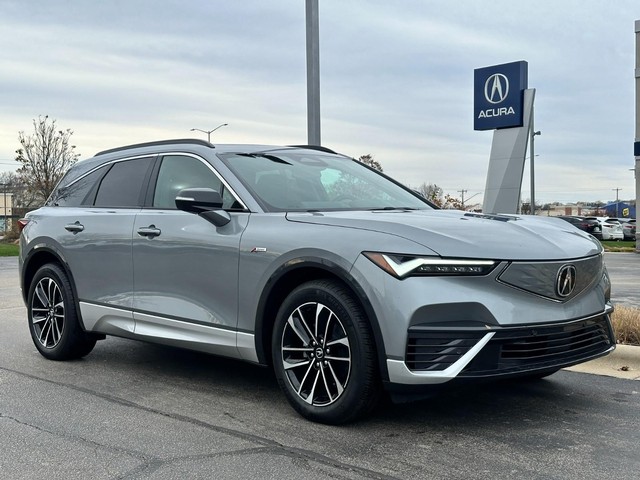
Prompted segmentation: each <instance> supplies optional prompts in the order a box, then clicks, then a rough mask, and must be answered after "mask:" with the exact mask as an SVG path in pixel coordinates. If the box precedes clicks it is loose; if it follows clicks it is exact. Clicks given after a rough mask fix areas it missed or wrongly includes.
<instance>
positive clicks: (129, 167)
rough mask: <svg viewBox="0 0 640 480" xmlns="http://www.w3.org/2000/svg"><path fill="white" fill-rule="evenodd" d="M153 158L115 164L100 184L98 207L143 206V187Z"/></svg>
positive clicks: (96, 204) (97, 197)
mask: <svg viewBox="0 0 640 480" xmlns="http://www.w3.org/2000/svg"><path fill="white" fill-rule="evenodd" d="M152 160H153V159H152V158H137V159H135V160H126V161H124V162H118V163H114V164H113V166H112V167H111V169H110V170H109V172H107V174H106V175H105V177H104V178H103V179H102V182H100V187H99V188H98V194H97V195H96V201H95V206H96V207H139V206H142V203H143V202H142V196H143V195H142V187H143V186H146V184H145V178H146V175H147V172H148V171H149V167H150V166H151V162H152Z"/></svg>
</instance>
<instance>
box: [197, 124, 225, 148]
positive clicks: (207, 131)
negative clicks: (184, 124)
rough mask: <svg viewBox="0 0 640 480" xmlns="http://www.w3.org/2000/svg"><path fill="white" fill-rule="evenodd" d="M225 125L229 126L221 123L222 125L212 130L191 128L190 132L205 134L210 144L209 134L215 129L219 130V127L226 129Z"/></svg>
mask: <svg viewBox="0 0 640 480" xmlns="http://www.w3.org/2000/svg"><path fill="white" fill-rule="evenodd" d="M227 125H229V124H228V123H222V124H220V125H218V126H217V127H216V128H214V129H213V130H201V129H199V128H192V129H191V131H192V132H202V133H206V134H207V142H209V143H211V134H212V133H213V132H215V131H216V130H217V129H219V128H221V127H226V126H227Z"/></svg>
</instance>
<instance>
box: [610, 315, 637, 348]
mask: <svg viewBox="0 0 640 480" xmlns="http://www.w3.org/2000/svg"><path fill="white" fill-rule="evenodd" d="M611 321H612V323H613V329H614V331H615V333H616V340H617V342H618V343H625V344H627V345H639V346H640V309H638V308H633V307H629V306H626V305H616V309H615V311H614V312H613V315H612V317H611Z"/></svg>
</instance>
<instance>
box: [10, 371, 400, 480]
mask: <svg viewBox="0 0 640 480" xmlns="http://www.w3.org/2000/svg"><path fill="white" fill-rule="evenodd" d="M0 370H4V371H6V372H11V373H14V374H16V375H21V376H24V377H27V378H31V379H33V380H37V381H41V382H46V383H49V384H52V385H56V386H59V387H62V388H68V389H71V390H74V391H77V392H81V393H84V394H87V395H91V396H94V397H97V398H101V399H102V400H105V401H108V402H111V403H114V404H117V405H121V406H124V407H128V408H134V409H137V410H141V411H144V412H147V413H151V414H155V415H160V416H163V417H166V418H170V419H172V420H176V421H180V422H185V423H189V424H191V425H194V426H198V427H200V428H204V429H207V430H210V431H214V432H218V433H222V434H225V435H229V436H232V437H235V438H239V439H242V440H245V441H248V442H252V443H257V444H259V445H263V446H265V447H270V448H272V449H273V453H280V454H282V455H286V456H288V457H291V458H294V459H302V460H305V459H306V460H310V461H313V462H316V463H319V464H322V465H326V466H329V467H332V468H335V469H338V470H343V471H347V472H352V473H356V474H358V475H362V476H364V477H365V478H371V479H380V480H383V479H384V480H391V479H397V477H392V476H389V475H385V474H382V473H380V472H376V471H374V470H369V469H367V468H364V467H358V466H356V465H351V464H348V463H345V462H342V461H340V460H337V459H334V458H331V457H328V456H326V455H323V454H321V453H316V452H314V451H311V450H307V449H303V448H296V447H289V446H287V445H283V444H281V443H279V442H277V441H275V440H271V439H269V438H266V437H263V436H260V435H257V434H253V433H246V432H242V431H240V430H235V429H232V428H227V427H222V426H219V425H214V424H211V423H209V422H205V421H203V420H198V419H197V418H192V417H188V416H186V415H182V414H179V413H171V412H164V411H162V410H158V409H157V408H152V407H147V406H144V405H140V404H138V403H135V402H132V401H130V400H126V399H124V398H120V397H116V396H113V395H109V394H106V393H101V392H96V391H94V390H90V389H88V388H84V387H79V386H76V385H72V384H68V383H63V382H57V381H54V380H49V379H47V378H42V377H38V376H36V375H32V374H29V373H25V372H21V371H18V370H13V369H10V368H6V367H1V366H0ZM125 452H126V451H125ZM137 455H141V454H137ZM137 458H139V457H137ZM142 458H144V459H145V460H148V457H144V456H143V457H142ZM147 463H149V465H148V466H147V467H144V466H140V467H138V468H136V469H135V471H136V472H139V473H140V472H141V471H143V470H144V471H146V469H147V468H150V467H154V466H155V465H156V463H158V465H161V464H162V461H161V460H158V459H154V461H151V462H147ZM123 478H124V477H123Z"/></svg>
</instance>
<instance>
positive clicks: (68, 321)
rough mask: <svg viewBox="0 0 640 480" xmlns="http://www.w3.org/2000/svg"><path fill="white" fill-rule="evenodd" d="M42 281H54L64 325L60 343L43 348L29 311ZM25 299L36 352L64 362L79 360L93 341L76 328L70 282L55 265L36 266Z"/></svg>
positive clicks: (76, 315) (75, 309)
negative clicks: (37, 268) (47, 279)
mask: <svg viewBox="0 0 640 480" xmlns="http://www.w3.org/2000/svg"><path fill="white" fill-rule="evenodd" d="M44 278H51V279H52V280H54V281H55V283H56V284H57V285H58V288H59V289H60V292H61V294H62V299H63V301H64V322H63V325H62V334H61V336H60V341H59V342H58V344H57V345H56V346H55V347H53V348H46V347H45V346H44V345H42V344H41V343H40V341H39V340H38V338H37V335H36V332H35V328H34V325H33V316H32V312H31V309H32V305H33V296H34V295H35V288H36V285H38V283H39V282H40V281H41V280H42V279H44ZM27 300H28V301H27V319H28V321H29V332H30V333H31V339H32V340H33V343H34V345H35V346H36V348H37V349H38V351H39V352H40V353H41V354H42V355H43V356H44V357H46V358H48V359H51V360H67V359H72V358H78V357H81V356H83V355H85V354H86V353H89V351H91V349H92V348H93V345H95V340H92V339H90V338H88V337H87V335H86V334H85V333H84V332H83V331H82V329H81V327H80V324H79V322H78V314H77V307H76V300H75V296H74V294H73V289H72V287H71V283H70V281H69V279H68V277H67V275H66V274H65V272H64V271H63V270H62V269H61V268H60V267H59V266H58V265H55V264H46V265H43V266H42V267H40V269H39V270H38V271H37V272H36V274H35V276H34V277H33V280H32V281H31V284H30V286H29V295H28V297H27ZM84 352H86V353H84Z"/></svg>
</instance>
